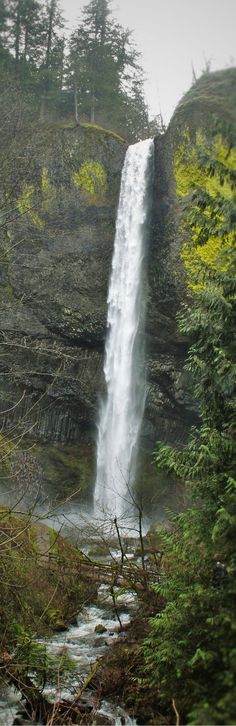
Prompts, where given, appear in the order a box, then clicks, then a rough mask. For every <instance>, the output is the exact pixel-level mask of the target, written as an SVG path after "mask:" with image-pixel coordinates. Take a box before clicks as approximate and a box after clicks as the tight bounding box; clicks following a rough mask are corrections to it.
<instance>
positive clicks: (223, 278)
mask: <svg viewBox="0 0 236 726" xmlns="http://www.w3.org/2000/svg"><path fill="white" fill-rule="evenodd" d="M175 170H176V176H177V190H178V191H179V193H180V194H182V195H183V198H184V206H183V213H182V224H183V226H184V230H185V232H187V234H188V241H187V242H186V247H185V252H184V255H183V258H184V262H185V263H186V267H187V279H188V283H189V286H190V288H191V289H193V290H194V296H193V298H192V300H191V302H190V304H186V305H184V306H183V309H182V312H181V314H180V315H179V327H180V331H181V332H182V333H183V334H185V335H187V336H188V337H189V338H190V341H191V347H190V351H189V356H188V363H187V367H188V369H189V371H190V373H191V375H192V378H193V381H194V383H195V396H196V399H197V401H198V405H199V413H200V416H201V427H200V429H199V430H196V429H194V430H193V431H192V433H191V436H190V439H189V442H188V444H187V445H186V446H185V447H184V448H183V449H180V450H177V449H173V448H171V447H168V446H164V447H163V446H160V448H159V449H158V450H157V451H156V456H155V458H156V463H157V467H158V470H159V471H162V470H164V471H169V472H170V473H171V474H172V475H173V474H174V475H175V476H176V477H177V478H178V479H179V480H180V481H182V482H185V485H186V487H187V490H188V492H189V495H190V499H191V506H190V507H189V508H188V509H187V510H186V511H185V512H184V513H182V514H179V515H174V516H173V517H172V518H171V526H170V529H169V531H164V532H162V543H163V544H162V547H163V550H164V560H163V562H164V565H163V573H162V577H161V581H160V583H159V584H155V585H154V586H153V587H154V590H155V591H156V593H157V595H158V596H159V598H160V603H163V600H164V603H165V605H164V607H163V605H160V612H158V613H157V614H156V615H155V616H154V617H153V619H152V621H151V631H150V635H149V637H148V638H147V640H146V642H145V645H144V655H145V660H146V679H145V681H144V682H145V684H146V687H147V688H148V689H151V692H152V689H154V690H155V692H156V689H158V693H159V703H160V710H162V712H163V713H164V714H165V718H167V721H168V723H173V708H172V706H173V703H174V705H175V708H176V709H177V711H178V713H179V716H180V722H181V723H189V724H234V723H235V702H236V688H235V683H236V659H235V652H236V650H235V646H236V619H235V606H236V579H235V572H236V555H235V535H236V480H235V471H236V445H235V424H236V416H235V414H236V385H235V381H236V347H235V342H234V341H235V332H236V249H235V244H234V245H233V244H232V243H233V240H234V241H235V233H236V229H235V220H236V215H235V186H236V175H235V171H236V170H235V151H234V149H231V148H230V146H229V145H228V144H227V143H226V142H225V141H223V140H222V138H219V136H216V137H215V139H214V140H213V141H211V142H210V143H207V142H206V139H205V138H204V137H203V135H202V134H199V135H197V138H196V145H195V147H194V146H193V143H192V142H191V144H190V141H189V137H188V135H187V134H185V138H184V142H183V144H182V146H181V147H180V148H179V149H178V151H177V156H176V159H175ZM217 210H218V213H217ZM201 234H202V239H201V241H200V239H199V238H200V235H201ZM215 237H216V240H217V241H218V242H219V244H220V246H221V255H220V253H219V248H218V245H217V244H216V245H215V248H216V249H215V248H214V239H215ZM201 249H202V250H203V251H204V249H205V251H207V254H205V256H204V258H203V257H200V256H199V250H201ZM212 249H213V250H214V255H215V256H214V259H213V258H212ZM187 252H188V254H189V257H187ZM189 259H190V263H189ZM199 259H200V262H201V264H200V262H199Z"/></svg>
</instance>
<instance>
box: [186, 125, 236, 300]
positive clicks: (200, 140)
mask: <svg viewBox="0 0 236 726" xmlns="http://www.w3.org/2000/svg"><path fill="white" fill-rule="evenodd" d="M174 172H175V180H176V191H177V194H178V195H179V197H181V198H182V200H183V202H182V204H183V208H184V213H183V215H182V230H183V233H184V237H185V240H186V241H185V242H184V244H183V249H182V255H181V256H182V260H183V262H184V265H185V268H186V271H187V281H188V285H189V286H190V287H191V288H192V289H194V290H195V291H196V290H199V289H201V288H202V287H203V286H204V285H205V284H206V283H205V280H206V275H207V274H210V271H212V270H217V269H218V270H222V271H223V270H225V269H226V268H227V266H228V265H229V264H230V259H231V252H232V248H233V247H234V244H235V230H234V227H233V224H232V220H233V219H234V218H235V214H236V195H235V181H236V147H232V146H231V145H230V144H229V143H227V142H226V141H225V140H224V139H223V138H222V136H220V135H216V136H215V137H214V138H213V139H212V140H211V141H209V140H208V139H207V138H206V136H205V135H204V134H203V133H202V132H201V131H198V132H197V133H196V138H195V140H194V141H193V140H192V141H191V140H190V135H189V132H188V131H187V130H186V131H185V133H184V134H183V138H182V141H181V143H180V144H179V145H178V147H177V149H176V152H175V159H174ZM190 198H191V204H190V203H189V201H190Z"/></svg>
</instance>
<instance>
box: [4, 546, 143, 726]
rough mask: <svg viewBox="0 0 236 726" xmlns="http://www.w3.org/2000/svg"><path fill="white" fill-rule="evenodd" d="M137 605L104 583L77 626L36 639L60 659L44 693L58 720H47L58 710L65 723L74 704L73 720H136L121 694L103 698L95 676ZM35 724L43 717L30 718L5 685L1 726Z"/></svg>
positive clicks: (116, 554) (116, 557) (113, 725)
mask: <svg viewBox="0 0 236 726" xmlns="http://www.w3.org/2000/svg"><path fill="white" fill-rule="evenodd" d="M111 554H112V564H113V565H114V562H117V564H119V562H120V557H121V553H120V551H119V550H118V551H116V550H114V549H113V550H112V553H111ZM132 557H133V554H132V553H131V554H127V561H129V558H131V559H132ZM104 560H105V563H106V564H108V566H109V558H108V557H107V556H106V557H101V561H102V562H103V563H104ZM136 608H137V595H136V594H135V592H134V591H132V590H130V591H128V589H126V590H125V591H124V587H122V585H119V584H118V585H111V584H110V583H109V584H107V583H105V582H104V583H103V582H100V584H99V586H98V590H97V599H96V602H94V603H89V604H88V605H85V606H84V607H83V609H82V610H81V612H80V613H79V615H78V616H77V619H76V622H75V623H74V624H73V625H71V626H70V627H69V628H68V629H66V630H62V631H61V632H54V633H53V634H52V635H51V636H50V637H48V638H40V639H37V643H39V644H41V645H46V650H47V653H48V654H49V655H50V656H53V657H55V659H56V660H57V663H58V673H57V676H56V678H55V674H54V676H53V678H52V679H51V680H50V679H49V680H48V681H47V682H46V684H45V686H44V688H43V690H42V695H43V697H44V698H45V699H46V700H47V701H48V702H49V703H51V704H54V706H53V708H54V713H53V719H54V720H53V719H52V717H51V718H50V719H49V720H47V723H48V724H53V726H55V724H57V713H58V723H60V724H62V723H63V721H62V713H63V709H65V713H66V709H67V708H68V709H70V708H71V706H72V705H73V704H75V709H78V711H77V716H76V720H74V721H73V722H74V723H87V724H93V725H95V724H98V725H99V724H104V725H106V724H107V725H108V726H109V725H110V726H120V725H122V724H127V726H128V725H129V726H132V725H134V724H136V720H135V718H133V714H132V713H128V712H127V711H126V710H125V708H124V706H123V704H122V702H119V700H118V698H117V697H116V698H115V700H104V699H103V697H102V695H101V691H100V688H99V686H97V685H95V684H96V679H95V680H94V678H93V677H94V675H95V674H96V671H97V669H98V668H99V663H100V662H101V659H103V658H104V656H106V654H107V653H108V651H109V648H110V646H112V645H113V643H114V642H115V641H123V640H124V638H125V637H126V630H127V629H128V628H129V625H130V623H131V620H132V617H133V615H134V613H135V611H136ZM65 657H68V663H69V664H70V667H68V671H67V672H66V674H64V673H63V675H62V673H61V672H60V662H62V660H63V661H64V660H65ZM32 679H34V674H33V673H32ZM98 681H99V678H98ZM61 709H62V710H61ZM36 723H37V726H39V724H41V723H45V721H42V720H41V719H36V720H33V719H32V718H29V717H28V716H27V708H26V709H25V705H24V698H23V699H22V694H21V693H20V692H19V691H18V690H17V689H16V690H14V688H12V687H11V688H7V689H6V691H5V693H3V694H2V700H1V701H0V726H16V725H17V724H18V725H19V726H20V725H21V726H24V725H25V726H29V725H31V724H34V726H35V724H36ZM66 723H68V721H66ZM71 723H72V722H71Z"/></svg>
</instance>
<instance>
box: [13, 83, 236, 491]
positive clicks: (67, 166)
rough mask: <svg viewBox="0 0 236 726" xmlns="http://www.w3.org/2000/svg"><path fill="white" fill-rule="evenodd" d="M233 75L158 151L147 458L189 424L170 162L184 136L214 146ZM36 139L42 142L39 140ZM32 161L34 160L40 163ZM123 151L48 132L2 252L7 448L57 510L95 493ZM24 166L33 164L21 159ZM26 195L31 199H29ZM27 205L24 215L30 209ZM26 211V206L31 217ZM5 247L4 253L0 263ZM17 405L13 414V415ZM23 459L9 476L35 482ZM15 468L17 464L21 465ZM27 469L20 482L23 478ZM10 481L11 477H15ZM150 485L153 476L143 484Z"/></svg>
mask: <svg viewBox="0 0 236 726" xmlns="http://www.w3.org/2000/svg"><path fill="white" fill-rule="evenodd" d="M234 89H235V70H234V69H230V70H228V71H224V72H218V73H214V74H206V75H205V76H203V77H202V78H201V79H200V80H199V81H198V82H197V83H196V84H195V85H194V86H193V87H192V88H191V89H190V91H189V92H188V94H186V96H184V98H183V99H182V101H181V102H180V104H179V106H178V108H177V109H176V112H175V114H174V116H173V119H172V121H171V123H170V125H169V128H168V130H167V132H166V134H165V135H164V136H162V137H158V138H157V139H156V140H155V160H154V167H155V168H154V185H153V200H152V208H151V211H150V239H149V243H148V250H147V302H148V304H147V320H146V356H147V401H146V409H145V416H144V422H143V427H142V435H141V447H142V450H143V451H146V452H147V459H148V460H149V461H150V459H151V456H150V450H152V449H153V447H154V445H155V442H156V441H157V440H158V439H159V440H162V441H163V440H164V441H171V442H177V443H180V444H181V443H182V442H183V441H184V440H185V439H186V436H187V434H188V431H189V428H190V426H191V424H192V423H196V422H197V420H198V419H197V410H196V407H195V405H194V404H193V401H192V398H191V382H190V381H189V380H188V377H187V374H186V372H185V370H184V363H185V359H186V352H187V348H188V341H184V340H183V338H182V337H180V335H179V333H178V329H177V324H176V312H177V311H178V309H179V306H180V304H181V302H182V301H183V300H184V299H185V298H186V294H187V293H186V285H185V274H184V268H183V265H182V262H181V257H180V252H181V246H182V242H183V240H182V236H181V231H180V229H179V225H178V220H179V213H180V205H179V202H178V200H177V198H176V190H175V179H174V173H173V159H174V155H175V150H176V147H177V145H178V142H179V138H180V136H181V133H182V131H183V129H184V128H185V126H187V127H188V129H189V130H190V133H191V134H192V135H193V136H194V134H195V133H196V130H197V129H198V128H204V129H206V131H207V132H208V127H209V126H210V121H211V120H212V114H213V111H214V114H215V117H216V119H218V123H219V124H221V122H223V120H224V119H225V115H226V116H227V114H232V113H234V109H235V91H234ZM40 133H41V132H40V131H39V137H40ZM38 148H40V153H39V151H38ZM125 150H126V144H125V143H124V142H123V141H122V140H121V139H119V138H117V137H115V135H112V134H109V133H108V132H105V131H102V130H99V129H96V128H81V127H80V128H69V129H63V128H56V127H53V128H51V129H44V132H43V138H42V143H41V145H40V143H37V144H36V152H35V153H34V164H33V171H32V174H31V180H30V181H31V186H32V189H31V190H30V189H29V185H28V186H26V188H25V189H24V190H23V191H22V195H21V198H20V199H18V202H17V203H18V210H19V211H20V214H19V215H18V218H17V219H16V221H15V222H14V224H11V225H10V227H9V238H8V239H7V242H6V239H3V240H2V250H4V254H5V252H6V251H7V254H5V257H4V260H5V261H4V264H3V266H2V271H1V306H0V330H1V339H2V348H1V350H2V357H1V363H0V390H1V399H2V402H1V408H2V411H3V412H4V411H6V413H2V422H3V428H4V429H5V432H6V436H8V437H9V439H10V438H12V436H13V437H14V436H15V435H17V436H19V435H20V436H21V434H27V436H28V437H29V438H30V439H31V440H32V439H33V440H34V441H36V442H37V447H36V449H35V450H33V454H32V456H34V457H35V462H36V464H35V470H36V472H37V477H36V478H37V479H38V480H39V479H42V480H43V481H44V482H45V483H46V485H47V486H46V489H47V491H48V487H49V485H51V488H52V491H53V493H54V494H55V491H56V490H58V489H59V497H60V496H61V494H62V492H63V494H64V493H65V491H66V492H69V493H70V491H72V490H74V489H75V488H77V487H78V488H79V489H80V493H81V491H83V489H87V487H88V484H91V482H92V479H93V473H92V472H93V467H94V452H95V438H96V418H97V409H98V398H99V395H100V394H101V393H102V389H103V376H102V360H103V350H104V339H105V331H106V299H107V287H108V280H109V271H110V264H111V257H112V250H113V240H114V228H115V217H116V207H117V202H118V194H119V186H120V175H121V170H122V166H123V160H124V155H125ZM26 153H28V152H27V151H26ZM27 194H28V197H27ZM27 199H28V202H27ZM27 205H28V206H27ZM6 244H7V246H8V247H7V250H6ZM16 404H17V405H16ZM32 456H31V459H30V465H28V464H27V456H25V457H23V460H22V455H21V460H18V461H17V456H16V462H15V464H14V467H13V469H15V470H18V471H20V472H21V473H20V481H23V482H24V478H25V477H24V471H25V476H26V479H27V477H28V479H29V481H31V478H32V477H31V474H30V468H31V469H32V467H33V463H32ZM18 459H19V457H18ZM27 466H28V469H27ZM17 467H18V468H17ZM151 478H152V475H151Z"/></svg>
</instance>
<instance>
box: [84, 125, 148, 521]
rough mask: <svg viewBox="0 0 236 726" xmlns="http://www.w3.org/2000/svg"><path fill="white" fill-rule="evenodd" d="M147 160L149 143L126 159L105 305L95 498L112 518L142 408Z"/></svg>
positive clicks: (122, 503) (121, 502) (129, 468)
mask: <svg viewBox="0 0 236 726" xmlns="http://www.w3.org/2000/svg"><path fill="white" fill-rule="evenodd" d="M152 154H153V141H152V140H150V139H148V140H147V141H140V142H139V143H137V144H134V145H133V146H130V147H129V148H128V151H127V153H126V157H125V162H124V167H123V171H122V177H121V189H120V199H119V207H118V213H117V222H116V236H115V243H114V253H113V261H112V273H111V279H110V286H109V293H108V301H107V302H108V315H107V326H108V333H107V340H106V352H105V362H104V375H105V381H106V388H107V397H106V401H105V402H104V403H103V404H102V405H101V409H100V419H99V426H98V442H97V477H96V484H95V494H94V498H95V503H96V507H97V508H98V509H100V510H103V511H106V512H110V513H113V514H115V515H116V516H119V515H121V514H123V512H125V510H126V509H127V504H128V502H129V501H130V497H129V492H130V491H131V490H132V485H133V482H134V477H135V469H136V459H137V444H138V437H139V432H140V427H141V422H142V417H143V411H144V403H145V376H144V355H143V341H142V334H141V327H142V320H143V316H144V307H145V306H144V296H143V290H142V287H143V285H142V281H143V274H142V272H143V260H144V256H145V249H144V247H145V245H144V242H145V228H146V226H145V222H146V217H147V190H148V179H149V169H150V159H151V157H152Z"/></svg>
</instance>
